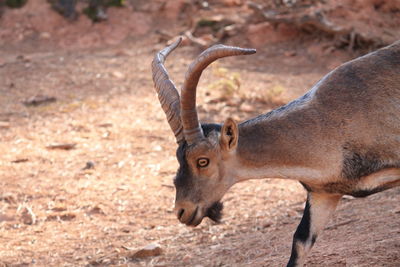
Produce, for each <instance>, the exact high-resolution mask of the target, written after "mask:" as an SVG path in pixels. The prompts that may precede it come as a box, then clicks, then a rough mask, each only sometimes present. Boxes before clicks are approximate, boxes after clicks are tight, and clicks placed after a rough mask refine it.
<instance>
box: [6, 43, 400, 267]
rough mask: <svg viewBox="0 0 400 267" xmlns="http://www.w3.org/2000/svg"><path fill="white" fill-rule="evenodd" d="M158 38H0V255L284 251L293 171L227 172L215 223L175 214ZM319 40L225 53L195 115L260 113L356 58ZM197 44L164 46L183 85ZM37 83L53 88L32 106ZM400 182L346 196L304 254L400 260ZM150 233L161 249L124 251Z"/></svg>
mask: <svg viewBox="0 0 400 267" xmlns="http://www.w3.org/2000/svg"><path fill="white" fill-rule="evenodd" d="M156 39H157V38H155V37H154V36H152V35H150V36H148V37H147V38H141V39H134V40H130V41H125V42H122V43H121V44H119V45H114V46H106V47H103V48H96V49H76V50H73V51H71V50H62V49H57V48H49V49H47V48H46V49H44V48H43V47H35V46H26V45H24V46H18V45H13V46H9V47H6V48H5V49H3V50H1V51H0V59H1V61H0V77H1V78H0V151H1V153H0V266H95V265H98V266H284V264H286V261H287V260H288V257H289V254H290V247H291V238H292V234H293V233H294V230H295V228H296V226H297V224H298V222H299V221H300V218H301V214H302V209H303V206H304V200H305V192H304V190H303V188H302V187H301V186H300V185H299V184H298V183H297V182H293V181H284V180H273V179H272V180H269V179H268V180H267V179H266V180H254V181H248V182H243V183H241V184H237V185H235V186H234V187H233V188H232V189H231V190H230V191H229V192H228V193H227V194H226V196H225V197H224V199H223V200H224V204H225V208H224V217H223V221H222V223H221V224H218V225H216V224H214V223H212V222H210V221H208V220H205V221H204V222H203V223H202V224H201V225H200V226H199V227H197V228H188V227H186V226H184V225H181V224H179V223H178V221H177V219H176V218H175V215H174V214H173V213H172V208H173V200H174V194H175V192H174V188H173V184H172V178H173V176H174V173H175V170H176V168H177V162H176V160H175V149H176V147H175V143H174V137H173V135H172V133H171V132H170V130H169V127H168V125H167V123H166V120H165V118H164V114H163V112H162V111H161V108H160V106H159V103H158V101H157V98H156V96H155V94H154V91H153V87H152V81H151V74H150V62H151V60H152V57H153V55H154V52H155V51H156V50H157V49H160V48H161V47H162V45H161V44H158V42H157V41H156ZM27 47H28V48H27ZM316 50H318V45H315V44H313V43H310V42H308V43H307V44H305V45H304V46H303V45H299V43H296V44H293V43H285V44H279V45H277V44H276V45H271V46H266V47H265V48H264V49H260V50H259V51H258V53H257V54H256V55H254V56H251V57H246V58H235V59H224V60H222V61H221V62H220V63H218V64H216V65H214V66H213V67H211V68H210V70H207V71H206V72H205V74H204V77H203V78H202V81H201V83H200V87H199V110H200V117H201V120H202V121H208V122H210V121H213V122H222V121H223V120H224V119H225V118H226V117H227V116H233V117H234V118H236V119H237V120H239V121H241V120H245V119H247V118H250V117H252V116H254V115H257V114H259V113H262V112H267V111H269V110H271V109H272V108H274V107H276V106H278V105H280V104H282V103H284V102H287V101H289V100H290V99H293V98H295V97H298V96H300V95H301V94H303V93H304V92H305V91H307V90H308V88H310V86H312V84H314V83H315V82H316V81H318V79H320V78H321V77H322V76H323V75H324V74H326V73H327V72H328V71H329V70H330V69H331V68H333V67H335V66H337V65H338V64H339V63H340V62H341V61H343V60H346V59H349V58H350V57H351V56H348V55H345V54H343V53H340V54H338V55H340V56H338V55H335V54H328V55H324V56H322V57H321V54H318V53H315V51H316ZM199 52H200V50H199V49H196V48H194V47H182V48H181V49H179V50H177V51H176V52H175V54H173V55H171V57H170V59H169V60H168V62H167V64H166V65H167V68H168V69H169V72H170V74H171V76H172V77H173V79H174V80H175V81H176V84H177V85H178V86H179V85H181V83H182V79H183V76H184V72H185V69H186V67H187V66H188V64H189V63H190V62H191V60H192V59H193V58H194V57H195V56H196V55H197V54H198V53H199ZM221 71H222V72H223V73H225V74H223V75H222V78H221V74H218V73H221ZM233 73H238V74H235V75H236V76H235V77H238V79H239V81H240V88H239V89H235V91H234V92H233V93H232V92H230V91H229V93H231V97H230V98H229V99H228V100H222V99H220V96H221V95H223V94H225V93H226V89H224V88H223V87H218V86H217V87H215V81H220V82H221V83H222V84H224V83H227V82H226V81H225V82H224V79H225V80H226V79H228V80H229V79H231V78H230V77H231V76H230V74H233ZM38 96H41V97H47V98H51V97H52V98H53V100H54V99H55V101H53V102H51V101H48V103H46V104H42V105H38V106H32V105H29V103H30V102H29V101H31V102H32V97H36V98H37V97H38ZM58 145H64V147H58ZM65 146H66V147H65ZM66 148H67V149H66ZM399 193H400V189H392V190H389V191H386V192H383V193H380V194H376V195H374V196H371V197H368V198H365V199H353V198H345V199H343V200H342V202H341V204H340V207H339V208H338V210H337V212H336V213H335V216H334V218H333V219H332V220H331V222H330V223H329V224H328V226H327V229H326V230H325V231H324V233H323V234H322V236H321V237H320V238H319V240H318V241H317V243H316V245H315V247H314V249H313V251H312V253H311V255H310V256H309V258H308V261H307V266H393V267H394V266H399V265H400V235H399V234H400V220H399V219H400V206H399ZM152 243H157V244H159V245H160V246H161V248H162V253H161V255H159V256H154V257H147V258H143V259H132V257H130V255H132V252H134V251H136V250H137V249H140V248H142V247H144V246H146V245H148V244H152Z"/></svg>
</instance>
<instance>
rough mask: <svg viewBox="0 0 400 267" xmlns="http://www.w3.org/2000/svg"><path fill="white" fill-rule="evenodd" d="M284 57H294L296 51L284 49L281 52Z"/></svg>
mask: <svg viewBox="0 0 400 267" xmlns="http://www.w3.org/2000/svg"><path fill="white" fill-rule="evenodd" d="M283 54H284V55H285V56H286V57H294V56H296V55H297V53H296V51H294V50H292V51H285V52H284V53H283Z"/></svg>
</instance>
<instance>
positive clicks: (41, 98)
mask: <svg viewBox="0 0 400 267" xmlns="http://www.w3.org/2000/svg"><path fill="white" fill-rule="evenodd" d="M56 101H57V99H56V98H55V97H53V96H45V95H36V96H32V97H30V98H28V99H26V100H24V101H22V103H23V104H24V105H25V106H27V107H31V106H34V107H37V106H39V105H45V104H49V103H53V102H56Z"/></svg>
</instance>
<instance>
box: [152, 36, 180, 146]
mask: <svg viewBox="0 0 400 267" xmlns="http://www.w3.org/2000/svg"><path fill="white" fill-rule="evenodd" d="M181 41H182V38H179V39H178V40H177V41H175V42H174V43H173V44H171V45H170V46H168V47H166V48H164V49H163V50H161V51H159V52H158V53H157V54H156V55H155V57H154V59H153V62H152V64H151V68H152V72H153V82H154V87H155V89H156V92H157V95H158V99H159V100H160V104H161V107H162V109H163V110H164V112H165V115H166V116H167V120H168V123H169V126H170V127H171V129H172V132H173V133H174V134H175V137H176V142H177V143H178V144H179V143H181V142H183V141H184V140H185V137H184V135H183V129H182V122H181V116H180V98H179V93H178V90H176V87H175V85H174V83H173V82H172V81H171V79H170V78H169V75H168V72H167V70H166V69H165V67H164V61H165V59H166V58H167V56H168V55H169V53H171V52H172V51H173V50H174V49H175V48H177V47H178V46H179V44H180V43H181Z"/></svg>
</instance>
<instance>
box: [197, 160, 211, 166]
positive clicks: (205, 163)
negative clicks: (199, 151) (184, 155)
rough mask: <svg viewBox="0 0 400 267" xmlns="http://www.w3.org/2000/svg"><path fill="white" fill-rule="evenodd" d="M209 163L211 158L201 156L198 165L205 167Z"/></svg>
mask: <svg viewBox="0 0 400 267" xmlns="http://www.w3.org/2000/svg"><path fill="white" fill-rule="evenodd" d="M208 163H210V160H209V159H207V158H200V159H198V160H197V167H200V168H204V167H207V165H208Z"/></svg>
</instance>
